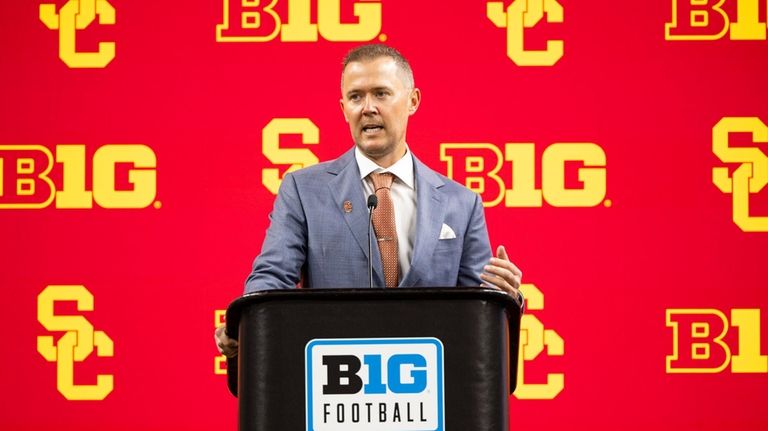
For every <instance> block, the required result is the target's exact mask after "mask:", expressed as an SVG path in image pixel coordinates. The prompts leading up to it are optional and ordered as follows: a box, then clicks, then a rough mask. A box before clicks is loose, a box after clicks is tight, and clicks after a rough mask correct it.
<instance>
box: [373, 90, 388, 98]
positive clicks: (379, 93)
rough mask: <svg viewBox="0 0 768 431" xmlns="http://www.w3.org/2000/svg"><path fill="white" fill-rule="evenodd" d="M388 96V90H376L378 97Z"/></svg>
mask: <svg viewBox="0 0 768 431" xmlns="http://www.w3.org/2000/svg"><path fill="white" fill-rule="evenodd" d="M386 96H387V92H386V91H377V92H376V97H378V98H379V99H381V98H383V97H386Z"/></svg>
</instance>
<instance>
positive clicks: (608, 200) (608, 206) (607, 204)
mask: <svg viewBox="0 0 768 431" xmlns="http://www.w3.org/2000/svg"><path fill="white" fill-rule="evenodd" d="M603 205H605V207H606V208H610V207H611V206H612V205H613V201H611V200H610V199H606V200H604V201H603Z"/></svg>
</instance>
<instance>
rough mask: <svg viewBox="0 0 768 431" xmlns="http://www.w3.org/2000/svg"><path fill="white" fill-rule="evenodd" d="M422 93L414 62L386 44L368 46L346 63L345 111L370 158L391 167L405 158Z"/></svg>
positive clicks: (343, 80)
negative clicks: (415, 78) (409, 130)
mask: <svg viewBox="0 0 768 431" xmlns="http://www.w3.org/2000/svg"><path fill="white" fill-rule="evenodd" d="M420 102H421V92H420V91H419V89H417V88H415V87H414V82H413V72H412V71H411V66H410V65H409V64H408V61H407V60H406V59H405V58H404V57H403V56H402V55H400V53H399V52H397V51H396V50H395V49H393V48H390V47H387V46H384V45H364V46H361V47H358V48H355V49H353V50H352V51H350V52H349V53H348V54H347V56H346V57H345V58H344V69H343V71H342V75H341V100H340V103H341V110H342V112H343V113H344V118H345V119H346V120H347V123H349V129H350V131H351V132H352V138H353V139H354V140H355V144H356V145H357V146H358V148H360V150H361V151H362V152H363V153H364V154H365V155H366V156H368V158H370V159H372V160H373V161H375V162H377V163H378V164H379V165H381V166H384V167H388V166H391V165H392V164H394V163H395V162H396V161H397V160H399V159H400V158H401V157H402V156H403V154H404V153H405V132H406V129H407V128H408V117H409V116H411V115H413V114H414V113H415V112H416V109H418V107H419V103H420Z"/></svg>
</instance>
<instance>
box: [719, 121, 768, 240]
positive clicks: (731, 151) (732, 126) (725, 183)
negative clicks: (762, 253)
mask: <svg viewBox="0 0 768 431" xmlns="http://www.w3.org/2000/svg"><path fill="white" fill-rule="evenodd" d="M732 133H744V134H749V135H750V136H751V137H752V143H753V144H757V143H761V144H763V143H768V126H766V124H765V123H763V122H762V121H761V120H760V119H759V118H757V117H725V118H723V119H722V120H720V121H719V122H718V123H717V124H716V125H715V127H714V128H713V129H712V151H713V152H714V153H715V155H716V156H717V157H718V158H719V159H720V161H722V162H723V163H738V164H739V165H738V167H737V168H736V169H735V170H733V172H732V173H731V172H730V171H729V169H728V168H727V167H722V166H720V167H716V168H713V169H712V182H713V183H714V184H715V185H716V186H717V188H718V189H720V191H721V192H723V193H729V194H731V196H732V200H731V202H732V205H731V206H732V212H733V222H734V223H736V225H737V226H738V227H739V228H741V230H743V231H744V232H768V216H755V215H752V214H750V204H749V201H750V195H753V194H756V193H760V192H761V191H762V190H763V189H764V188H765V186H766V184H768V156H766V155H765V153H764V152H762V151H761V150H760V149H759V148H756V147H754V146H752V147H744V146H731V145H730V144H731V134H732Z"/></svg>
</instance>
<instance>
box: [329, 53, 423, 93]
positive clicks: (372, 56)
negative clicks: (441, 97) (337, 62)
mask: <svg viewBox="0 0 768 431" xmlns="http://www.w3.org/2000/svg"><path fill="white" fill-rule="evenodd" d="M380 57H389V58H391V59H392V60H394V61H395V64H397V67H399V68H400V70H401V71H402V72H403V74H404V75H405V84H406V87H408V88H413V87H414V81H413V70H411V65H410V63H408V60H406V59H405V57H403V55H402V54H400V52H399V51H398V50H396V49H395V48H392V47H390V46H387V45H382V44H380V43H375V44H369V45H361V46H358V47H357V48H354V49H352V50H351V51H349V52H348V53H347V55H346V56H344V61H343V62H342V66H343V67H342V69H341V79H342V81H343V79H344V71H345V70H347V65H348V64H349V63H352V62H363V61H372V60H376V59H377V58H380Z"/></svg>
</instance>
